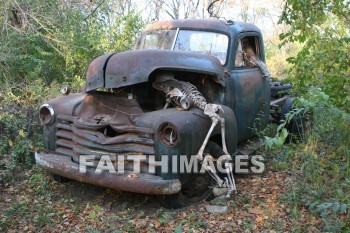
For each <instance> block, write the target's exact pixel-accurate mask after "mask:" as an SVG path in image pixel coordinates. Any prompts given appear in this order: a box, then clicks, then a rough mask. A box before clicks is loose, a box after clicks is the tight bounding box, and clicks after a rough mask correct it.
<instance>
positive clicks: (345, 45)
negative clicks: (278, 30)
mask: <svg viewBox="0 0 350 233" xmlns="http://www.w3.org/2000/svg"><path fill="white" fill-rule="evenodd" d="M349 4H350V2H349V1H330V0H320V1H298V0H286V4H285V8H284V11H283V14H282V16H281V18H280V22H283V23H286V24H288V25H289V26H290V29H289V31H288V32H287V33H284V34H281V35H280V38H281V39H282V44H286V43H288V42H295V41H297V42H300V43H303V48H302V49H301V51H300V52H299V53H298V54H297V55H296V56H293V57H290V58H289V59H288V61H289V62H290V63H291V65H292V66H291V69H290V70H289V73H290V75H291V76H292V80H293V83H294V87H295V88H296V89H297V91H299V92H300V93H302V94H305V93H306V92H307V91H308V89H309V88H310V87H311V86H315V87H320V88H322V90H324V91H325V93H326V94H327V95H329V96H330V97H331V103H333V104H335V105H336V106H338V107H342V108H344V109H345V110H346V111H349V110H350V105H349V102H350V69H349V67H350V54H349V50H350V39H349V29H350V17H349V15H350V5H349Z"/></svg>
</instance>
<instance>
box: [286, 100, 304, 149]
mask: <svg viewBox="0 0 350 233" xmlns="http://www.w3.org/2000/svg"><path fill="white" fill-rule="evenodd" d="M292 110H293V106H292V101H291V100H290V99H287V100H286V102H285V103H284V104H283V107H282V113H281V121H285V120H286V115H287V113H288V112H290V111H292ZM310 118H311V117H310V113H309V112H305V111H303V110H302V111H300V113H298V114H296V115H295V116H294V117H293V118H292V119H290V121H289V123H286V126H285V128H286V129H287V130H288V136H287V138H286V143H290V142H303V141H305V137H306V131H307V128H308V127H309V126H308V125H309V124H310V122H311V119H310Z"/></svg>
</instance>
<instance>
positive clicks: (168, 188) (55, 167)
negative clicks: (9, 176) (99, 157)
mask: <svg viewBox="0 0 350 233" xmlns="http://www.w3.org/2000/svg"><path fill="white" fill-rule="evenodd" d="M35 160H36V163H37V164H38V165H39V166H41V167H42V168H44V169H45V170H47V171H48V172H50V173H53V174H56V175H60V176H63V177H67V178H70V179H73V180H77V181H80V182H84V183H89V184H93V185H98V186H102V187H106V188H113V189H118V190H122V191H127V192H135V193H146V194H163V195H169V194H175V193H178V192H179V191H180V190H181V182H180V181H179V180H178V179H173V180H164V179H163V178H162V177H160V176H155V175H151V174H146V173H138V174H136V175H132V174H133V173H132V172H127V171H125V173H123V174H116V173H109V172H108V171H104V172H102V173H96V172H95V171H94V170H89V169H87V170H86V172H85V173H81V172H80V171H79V164H77V163H74V162H73V161H72V159H71V158H70V157H68V156H63V155H58V154H55V153H53V152H48V153H44V152H35Z"/></svg>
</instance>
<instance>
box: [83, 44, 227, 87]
mask: <svg viewBox="0 0 350 233" xmlns="http://www.w3.org/2000/svg"><path fill="white" fill-rule="evenodd" d="M155 70H174V71H189V72H196V73H203V74H209V75H212V76H214V78H215V81H216V82H218V83H220V84H221V85H222V86H224V85H225V81H224V78H225V74H224V68H223V66H222V65H221V64H220V61H219V60H218V59H217V58H216V57H213V56H209V55H203V54H197V53H193V52H181V51H173V50H132V51H127V52H122V53H114V54H107V55H103V56H101V57H98V58H96V59H95V60H93V61H92V62H91V63H90V66H89V68H88V70H87V75H86V92H89V91H93V90H96V89H97V88H101V87H102V88H119V87H123V86H129V85H133V84H137V83H142V82H148V78H149V75H150V74H151V73H152V72H153V71H155Z"/></svg>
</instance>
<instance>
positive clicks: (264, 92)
mask: <svg viewBox="0 0 350 233" xmlns="http://www.w3.org/2000/svg"><path fill="white" fill-rule="evenodd" d="M260 38H261V37H259V36H258V35H254V34H249V33H247V34H241V35H240V36H239V37H238V38H237V40H236V41H235V42H234V43H235V45H234V46H233V48H234V49H233V50H234V51H233V53H234V54H232V55H233V56H234V58H235V59H234V61H233V62H234V69H233V70H232V71H231V72H230V76H231V79H230V82H231V83H230V84H231V85H230V87H231V91H233V93H232V94H233V96H234V99H235V101H234V102H235V106H234V109H235V113H236V120H237V136H238V141H242V140H244V139H247V138H249V137H251V136H252V135H254V132H257V131H260V130H262V129H263V128H265V127H266V125H267V122H268V119H269V108H270V106H269V103H270V81H269V78H268V77H266V76H264V75H263V73H262V72H261V69H260V68H259V67H258V66H257V63H256V62H255V61H257V60H255V59H259V61H263V62H264V61H265V60H264V54H263V47H262V41H260V40H261V39H260Z"/></svg>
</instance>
